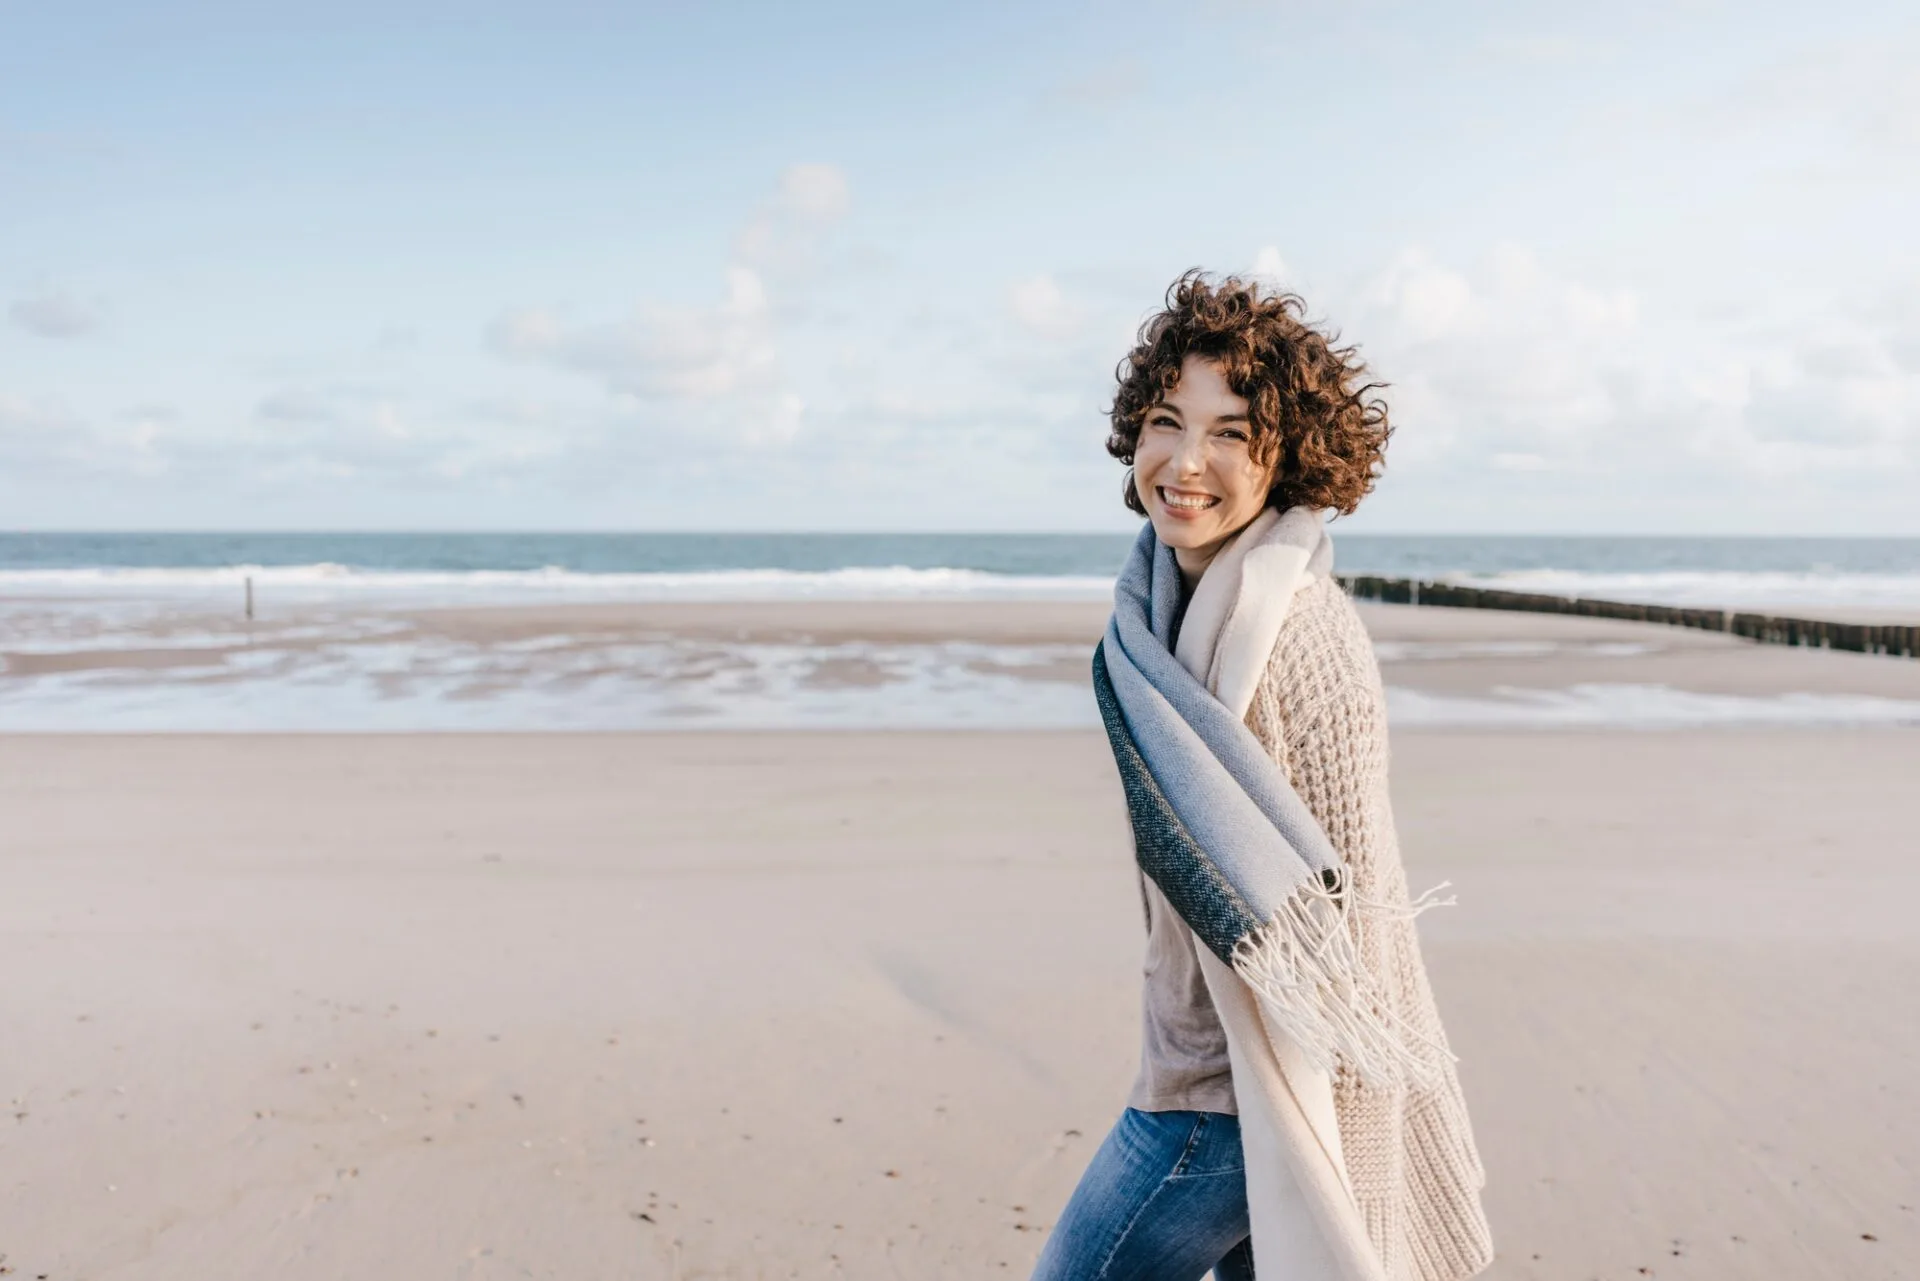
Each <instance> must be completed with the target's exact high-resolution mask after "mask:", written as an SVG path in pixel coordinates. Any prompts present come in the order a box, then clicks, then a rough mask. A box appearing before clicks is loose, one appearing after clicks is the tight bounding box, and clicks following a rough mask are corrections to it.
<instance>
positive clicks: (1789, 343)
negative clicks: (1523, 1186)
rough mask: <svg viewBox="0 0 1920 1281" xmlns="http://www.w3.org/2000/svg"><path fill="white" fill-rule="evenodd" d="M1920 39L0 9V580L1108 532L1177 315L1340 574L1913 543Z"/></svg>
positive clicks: (505, 9)
mask: <svg viewBox="0 0 1920 1281" xmlns="http://www.w3.org/2000/svg"><path fill="white" fill-rule="evenodd" d="M1915 65H1920V10H1917V9H1916V8H1915V6H1913V5H1911V4H1910V3H1885V4H1873V3H1854V2H1852V0H1841V2H1838V3H1826V4H1822V5H1820V6H1813V7H1809V6H1804V5H1801V4H1776V3H1712V2H1708V0H1666V2H1665V3H1659V4H1638V3H1624V4H1615V5H1606V6H1599V5H1574V4H1567V3H1560V4H1476V3H1455V2H1453V0H1424V2H1421V3H1409V4H1389V3H1366V2H1364V0H1354V2H1344V3H1343V2H1341V0H1331V2H1327V3H1319V4H1313V5H1308V4H1304V3H1293V2H1291V0H1278V2H1273V3H1259V2H1256V0H1243V2H1235V0H1199V2H1198V3H1195V4H1192V5H1187V6H1170V5H1165V4H1134V3H1111V4H1091V3H1086V4H1058V3H1048V2H1045V0H1028V2H1025V3H1019V4H999V3H986V2H982V0H974V2H970V3H965V4H959V3H953V4H915V5H902V4H897V3H889V4H880V3H873V4H865V3H808V4H793V3H786V4H766V5H760V4H722V3H716V4H711V5H685V4H673V5H652V4H624V5H617V6H616V5H610V4H609V5H582V4H575V3H571V2H570V0H549V2H547V3H542V4H539V5H507V4H496V3H490V2H488V0H468V2H466V3H462V4H458V5H455V4H431V5H429V4H406V3H398V2H388V3H381V4H377V5H374V4H362V3H358V2H357V0H341V2H340V3H334V4H330V5H327V6H308V7H305V11H304V12H295V11H293V8H292V7H290V6H260V5H244V6H242V5H228V4H184V3H172V4H169V3H155V2H153V0H146V2H144V3H138V4H123V5H114V4H93V3H87V2H86V0H75V2H73V3H66V4H61V5H26V4H16V3H11V2H9V0H0V529H11V530H30V529H143V528H152V529H647V530H650V529H659V530H675V529H689V530H723V529H754V530H804V529H844V530H903V529H928V530H996V529H1004V530H1116V531H1117V530H1124V529H1129V528H1132V527H1134V526H1135V525H1136V524H1137V518H1136V517H1134V516H1132V515H1131V514H1129V513H1128V512H1127V511H1126V510H1125V509H1124V508H1123V507H1122V506H1121V504H1120V499H1119V494H1120V487H1121V466H1120V464H1119V463H1117V462H1115V461H1114V460H1113V459H1111V458H1110V457H1108V456H1107V454H1106V452H1105V449H1104V440H1105V435H1106V417H1105V409H1106V406H1107V403H1108V398H1109V397H1110V395H1111V392H1112V388H1113V371H1114V367H1115V365H1116V364H1117V362H1118V361H1119V360H1120V359H1121V357H1122V356H1123V355H1124V354H1125V352H1126V350H1127V348H1128V346H1129V345H1130V343H1131V341H1132V335H1133V334H1134V332H1135V330H1136V329H1137V327H1138V325H1139V324H1140V323H1141V321H1142V320H1143V319H1145V318H1146V317H1147V316H1149V315H1150V314H1151V313H1152V312H1153V311H1154V310H1155V309H1156V307H1157V306H1158V305H1159V304H1160V300H1161V297H1162V295H1163V293H1164V291H1165V289H1166V287H1167V285H1168V284H1169V282H1170V281H1171V280H1172V279H1173V278H1174V277H1175V276H1177V275H1178V274H1179V273H1180V272H1182V271H1183V270H1186V269H1188V268H1190V267H1202V268H1205V269H1208V270H1210V271H1215V272H1222V273H1224V272H1238V273H1243V274H1257V275H1259V276H1261V277H1263V278H1264V279H1265V280H1267V281H1268V282H1269V283H1270V284H1272V285H1273V286H1274V287H1278V288H1287V289H1292V290H1295V291H1297V292H1299V293H1300V294H1301V295H1302V296H1303V297H1304V298H1305V299H1306V301H1307V305H1308V308H1309V311H1310V313H1311V314H1312V316H1313V317H1314V318H1315V319H1316V321H1317V323H1322V324H1324V325H1326V326H1328V327H1329V328H1331V329H1333V330H1335V331H1337V332H1338V333H1339V334H1340V336H1341V338H1342V339H1343V340H1344V341H1349V342H1352V343H1355V344H1357V345H1358V347H1359V349H1360V351H1361V353H1362V354H1363V356H1364V357H1365V358H1366V360H1367V361H1368V363H1369V365H1370V367H1371V368H1372V369H1373V371H1374V373H1375V374H1376V376H1378V377H1379V378H1380V379H1381V380H1383V381H1384V382H1386V383H1387V384H1388V387H1387V391H1386V393H1385V395H1386V399H1387V401H1388V404H1389V406H1390V409H1391V414H1392V420H1393V422H1394V424H1395V433H1394V436H1393V439H1392V442H1391V445H1390V447H1389V449H1388V452H1387V468H1386V472H1385V474H1384V476H1383V477H1382V480H1381V482H1380V485H1379V488H1378V490H1377V492H1376V493H1375V494H1373V495H1372V496H1370V497H1369V498H1368V499H1367V500H1366V502H1365V504H1364V505H1363V506H1362V508H1361V510H1360V511H1359V513H1358V514H1357V515H1355V516H1354V517H1352V518H1351V519H1350V522H1349V524H1350V527H1351V528H1353V529H1356V530H1366V531H1374V532H1396V533H1419V532H1487V533H1502V532H1511V533H1525V532H1560V533H1678V534H1690V533H1725V534H1795V535H1804V534H1894V535H1920V235H1916V234H1915V230H1914V229H1915V228H1916V227H1920V77H1916V76H1914V75H1912V74H1911V68H1912V67H1913V66H1915Z"/></svg>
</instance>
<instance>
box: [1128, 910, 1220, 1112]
mask: <svg viewBox="0 0 1920 1281" xmlns="http://www.w3.org/2000/svg"><path fill="white" fill-rule="evenodd" d="M1140 883H1141V887H1142V893H1143V894H1144V895H1145V897H1146V900H1147V955H1146V961H1145V966H1144V968H1145V972H1146V974H1145V977H1146V982H1145V984H1144V985H1143V987H1142V989H1141V997H1140V1024H1141V1037H1140V1074H1139V1075H1138V1076H1137V1077H1135V1078H1134V1082H1133V1090H1132V1092H1131V1093H1130V1094H1128V1096H1127V1106H1128V1107H1131V1108H1138V1109H1139V1110H1140V1111H1142V1112H1176V1111H1194V1112H1228V1113H1237V1112H1238V1111H1239V1109H1238V1108H1237V1107H1235V1106H1234V1102H1233V1070H1232V1068H1231V1066H1230V1065H1229V1063H1228V1061H1227V1031H1226V1029H1225V1028H1223V1027H1221V1026H1220V1016H1219V1015H1218V1014H1217V1013H1215V1012H1214V1008H1213V998H1212V996H1210V995H1209V994H1208V992H1207V977H1206V975H1205V974H1203V973H1201V971H1200V957H1199V954H1198V953H1197V952H1195V951H1194V949H1195V948H1196V947H1198V946H1200V943H1199V940H1198V939H1196V938H1195V937H1194V933H1193V930H1192V929H1190V928H1189V927H1188V925H1187V923H1186V922H1185V921H1183V920H1181V919H1180V914H1179V913H1178V912H1176V911H1174V910H1173V904H1171V903H1169V902H1167V896H1166V895H1164V894H1162V893H1161V892H1160V887H1159V886H1158V885H1155V884H1154V883H1153V882H1152V881H1151V880H1148V879H1147V878H1146V877H1145V876H1144V875H1143V876H1142V877H1141V879H1140Z"/></svg>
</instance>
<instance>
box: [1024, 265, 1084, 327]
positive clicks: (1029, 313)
mask: <svg viewBox="0 0 1920 1281" xmlns="http://www.w3.org/2000/svg"><path fill="white" fill-rule="evenodd" d="M1007 309H1008V310H1009V311H1010V312H1012V313H1013V318H1014V319H1015V320H1017V321H1019V322H1020V323H1021V324H1022V325H1025V326H1026V327H1027V328H1028V329H1030V330H1032V331H1033V332H1034V333H1036V334H1040V335H1043V336H1045V337H1048V338H1066V337H1069V336H1071V335H1073V334H1074V333H1076V332H1078V331H1079V329H1080V324H1081V321H1082V319H1084V309H1083V308H1081V307H1079V306H1078V305H1076V304H1075V303H1074V302H1072V301H1071V300H1070V299H1068V297H1067V296H1066V294H1065V293H1064V292H1062V291H1061V288H1060V284H1059V282H1058V281H1056V280H1055V279H1054V278H1053V277H1052V276H1049V275H1045V274H1042V275H1038V276H1029V277H1028V278H1027V279H1025V280H1017V281H1015V282H1014V283H1013V284H1012V285H1011V286H1009V287H1008V289H1007Z"/></svg>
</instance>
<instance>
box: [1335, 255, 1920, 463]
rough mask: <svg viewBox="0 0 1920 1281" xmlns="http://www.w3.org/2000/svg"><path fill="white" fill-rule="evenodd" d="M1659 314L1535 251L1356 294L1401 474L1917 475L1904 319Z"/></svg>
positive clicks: (1404, 264)
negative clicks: (1548, 262)
mask: <svg viewBox="0 0 1920 1281" xmlns="http://www.w3.org/2000/svg"><path fill="white" fill-rule="evenodd" d="M1334 301H1335V302H1336V303H1337V301H1338V300H1334ZM1662 302H1663V306H1662V307H1660V308H1652V307H1649V306H1648V303H1647V300H1646V299H1644V298H1643V297H1642V296H1641V294H1640V293H1639V292H1637V291H1635V290H1632V289H1627V288H1623V287H1619V286H1599V285H1593V284H1588V283H1584V282H1580V281H1576V280H1571V279H1568V278H1566V277H1564V276H1562V275H1559V274H1557V273H1555V272H1553V271H1552V270H1550V269H1549V268H1547V267H1546V266H1545V265H1544V264H1542V263H1541V262H1540V260H1539V259H1538V258H1537V257H1536V256H1535V255H1534V254H1533V253H1532V252H1531V251H1529V250H1528V249H1526V248H1524V247H1521V246H1512V245H1508V246H1502V247H1499V248H1497V249H1495V250H1494V251H1493V252H1492V253H1490V254H1489V255H1488V256H1487V258H1486V260H1485V261H1484V262H1483V263H1482V264H1480V265H1478V266H1477V267H1470V268H1468V267H1455V266H1451V265H1448V264H1445V263H1442V262H1439V261H1437V260H1435V259H1434V258H1432V257H1431V256H1430V255H1428V254H1426V253H1424V252H1421V251H1419V250H1413V249H1410V250H1407V251H1405V252H1403V253H1402V254H1401V255H1399V256H1398V257H1397V258H1396V259H1395V260H1394V261H1393V262H1391V263H1389V264H1388V265H1387V266H1386V267H1384V268H1383V269H1382V270H1380V271H1379V272H1377V273H1375V274H1374V276H1373V277H1372V278H1371V279H1370V280H1369V281H1368V282H1367V283H1366V284H1365V286H1364V287H1363V288H1362V289H1361V290H1359V291H1358V298H1357V300H1356V303H1357V305H1356V306H1355V307H1354V308H1353V309H1352V310H1351V312H1349V313H1348V315H1349V317H1350V321H1351V323H1350V326H1349V331H1350V332H1351V333H1352V334H1353V335H1355V336H1356V337H1358V338H1359V339H1361V340H1362V341H1363V344H1364V354H1365V356H1366V358H1367V359H1368V360H1369V363H1370V364H1371V365H1372V366H1373V368H1374V370H1375V371H1376V372H1377V374H1378V375H1379V376H1381V377H1382V378H1384V379H1385V380H1387V381H1388V382H1389V383H1390V384H1391V387H1390V389H1389V391H1388V393H1387V397H1388V401H1389V403H1390V405H1391V407H1392V410H1393V415H1394V419H1395V422H1396V423H1397V424H1398V425H1399V427H1400V428H1401V430H1400V432H1399V434H1398V435H1397V436H1396V437H1395V442H1394V451H1395V454H1396V456H1397V458H1398V459H1399V460H1400V461H1402V462H1432V461H1438V460H1442V459H1446V458H1448V457H1453V458H1456V459H1460V460H1468V459H1481V460H1484V461H1485V462H1486V463H1487V464H1489V465H1491V466H1492V467H1494V468H1496V469H1498V470H1503V471H1549V470H1555V471H1559V470H1578V469H1587V470H1592V469H1602V470H1618V471H1623V472H1624V471H1631V470H1633V469H1635V468H1641V469H1645V468H1647V467H1648V460H1650V459H1654V460H1658V461H1657V464H1656V469H1657V470H1663V471H1673V470H1675V469H1683V470H1684V469H1686V468H1688V467H1701V468H1711V469H1717V470H1718V472H1719V473H1721V474H1722V475H1723V476H1724V475H1726V474H1731V473H1738V472H1745V473H1748V474H1750V475H1756V476H1762V477H1767V476H1771V477H1780V476H1784V475H1787V474H1789V473H1791V472H1792V471H1794V470H1795V469H1827V470H1843V469H1848V468H1860V467H1877V468H1889V467H1892V468H1898V467H1906V466H1911V465H1913V464H1914V463H1915V462H1916V461H1920V372H1916V371H1915V369H1914V368H1913V362H1911V361H1908V360H1906V359H1905V353H1907V352H1909V351H1911V350H1913V346H1914V343H1915V340H1916V338H1917V337H1920V325H1915V324H1914V323H1913V321H1912V320H1910V319H1906V318H1905V314H1904V313H1900V312H1896V311H1894V310H1892V309H1880V310H1878V311H1869V312H1867V313H1864V314H1863V315H1861V316H1854V315H1850V314H1847V313H1844V312H1841V311H1839V310H1836V309H1835V308H1834V307H1832V306H1828V307H1823V308H1809V309H1807V310H1805V311H1803V312H1801V313H1799V314H1795V315H1793V316H1792V317H1791V318H1790V319H1787V320H1783V321H1781V322H1778V323H1769V324H1758V323H1755V322H1751V321H1746V320H1738V321H1735V320H1721V321H1717V322H1716V321H1714V320H1712V319H1710V318H1706V317H1701V316H1697V315H1692V314H1688V313H1687V312H1686V311H1685V310H1684V309H1682V308H1681V307H1679V306H1678V305H1677V304H1674V303H1672V302H1670V301H1669V300H1662ZM1336 310H1343V309H1340V308H1338V307H1337V306H1336Z"/></svg>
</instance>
